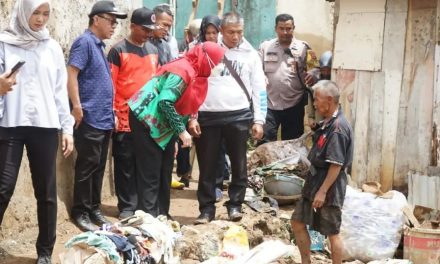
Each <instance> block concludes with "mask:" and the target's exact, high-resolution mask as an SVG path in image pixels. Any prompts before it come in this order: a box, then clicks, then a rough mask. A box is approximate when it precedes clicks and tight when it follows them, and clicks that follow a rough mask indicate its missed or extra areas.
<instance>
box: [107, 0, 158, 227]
mask: <svg viewBox="0 0 440 264" xmlns="http://www.w3.org/2000/svg"><path fill="white" fill-rule="evenodd" d="M155 21H156V16H155V15H154V12H153V11H151V10H150V9H148V8H146V7H142V8H138V9H136V10H134V11H133V14H132V16H131V24H130V35H129V36H128V37H127V38H125V39H124V40H122V41H120V42H119V43H117V44H116V45H114V46H113V47H112V49H111V50H110V52H109V54H108V60H109V62H110V69H111V72H112V78H113V86H114V87H115V104H114V109H115V114H116V117H117V118H118V123H117V124H116V128H115V130H116V132H115V133H113V151H112V153H113V158H114V175H115V176H114V177H115V189H116V195H117V196H118V209H119V218H120V219H123V218H126V217H129V216H132V215H133V214H134V211H135V210H137V209H141V210H144V211H146V208H145V206H143V204H144V200H145V199H146V198H147V197H148V195H145V194H144V192H145V191H146V190H147V188H145V185H146V182H145V180H144V179H142V178H141V177H140V175H141V174H139V173H137V171H139V170H140V167H139V165H138V164H137V163H136V157H135V155H134V149H133V148H134V144H135V142H134V140H133V137H132V134H131V130H130V126H129V122H128V110H129V108H128V104H127V101H128V99H129V98H130V97H131V96H132V95H133V94H134V93H136V92H137V91H138V90H139V89H140V88H141V87H142V86H144V85H145V84H146V83H147V82H148V81H149V80H150V79H151V78H152V77H153V75H154V73H155V72H156V69H157V66H158V52H157V48H156V47H155V46H154V45H153V44H151V43H150V42H148V39H149V38H150V37H151V36H152V34H153V30H154V29H156V26H155Z"/></svg>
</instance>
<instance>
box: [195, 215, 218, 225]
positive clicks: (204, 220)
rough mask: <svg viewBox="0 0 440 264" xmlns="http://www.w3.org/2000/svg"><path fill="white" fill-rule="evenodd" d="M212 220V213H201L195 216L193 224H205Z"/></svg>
mask: <svg viewBox="0 0 440 264" xmlns="http://www.w3.org/2000/svg"><path fill="white" fill-rule="evenodd" d="M212 220H214V214H210V213H201V214H200V215H199V217H197V219H196V221H194V224H195V225H203V224H207V223H209V222H211V221H212Z"/></svg>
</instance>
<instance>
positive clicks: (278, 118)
mask: <svg viewBox="0 0 440 264" xmlns="http://www.w3.org/2000/svg"><path fill="white" fill-rule="evenodd" d="M309 49H310V46H309V45H308V44H307V43H306V42H304V41H302V40H298V39H295V38H294V39H293V40H292V42H291V44H290V47H289V49H288V51H286V50H285V49H284V48H283V47H282V46H281V45H280V43H279V41H278V39H272V40H268V41H265V42H263V43H262V44H261V45H260V56H261V58H262V62H263V68H264V73H265V75H266V78H267V81H268V85H267V95H268V109H267V110H268V112H267V117H266V124H265V126H264V139H263V142H269V141H274V140H276V138H277V131H278V127H279V126H280V125H281V138H282V140H288V139H294V138H298V137H299V136H301V135H302V134H303V133H304V106H305V104H306V103H307V98H306V92H305V89H304V87H303V86H302V84H301V81H300V79H299V78H298V74H297V72H300V73H303V72H304V71H305V70H306V67H307V63H306V60H307V51H308V50H309ZM295 62H297V63H298V69H296V63H295Z"/></svg>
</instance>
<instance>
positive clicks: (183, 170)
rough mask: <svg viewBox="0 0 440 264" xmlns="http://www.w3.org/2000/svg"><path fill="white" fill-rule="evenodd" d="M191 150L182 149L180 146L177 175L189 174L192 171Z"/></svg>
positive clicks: (177, 158)
mask: <svg viewBox="0 0 440 264" xmlns="http://www.w3.org/2000/svg"><path fill="white" fill-rule="evenodd" d="M190 151H191V148H182V145H181V144H179V152H178V153H177V157H176V162H177V168H176V173H177V175H184V174H187V173H188V172H189V171H190V170H191V164H190V162H189V153H190Z"/></svg>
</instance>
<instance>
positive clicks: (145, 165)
mask: <svg viewBox="0 0 440 264" xmlns="http://www.w3.org/2000/svg"><path fill="white" fill-rule="evenodd" d="M129 121H130V127H131V131H132V132H131V133H132V134H133V139H134V142H135V143H136V144H134V152H135V156H136V164H137V167H136V170H137V175H138V177H137V190H138V206H137V207H138V208H137V209H139V210H143V211H145V212H147V213H149V214H151V215H152V216H155V217H156V216H158V215H168V213H169V210H170V188H171V174H172V172H173V163H174V151H175V149H174V143H175V141H176V140H175V139H172V140H171V141H170V142H169V143H168V145H167V146H166V148H165V149H164V150H162V148H160V147H159V145H158V144H157V143H156V142H155V141H154V140H153V139H152V138H151V136H150V131H149V129H148V128H147V127H146V126H144V125H143V124H142V123H141V122H140V121H138V120H137V118H136V117H135V116H134V115H133V113H132V112H130V115H129Z"/></svg>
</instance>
